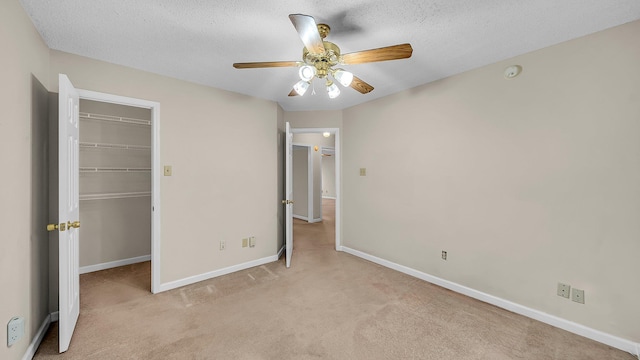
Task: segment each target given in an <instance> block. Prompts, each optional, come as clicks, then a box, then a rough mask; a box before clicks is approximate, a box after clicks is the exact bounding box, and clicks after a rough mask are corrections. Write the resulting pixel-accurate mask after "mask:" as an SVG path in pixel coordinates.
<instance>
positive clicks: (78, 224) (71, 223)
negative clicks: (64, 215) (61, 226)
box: [67, 221, 80, 229]
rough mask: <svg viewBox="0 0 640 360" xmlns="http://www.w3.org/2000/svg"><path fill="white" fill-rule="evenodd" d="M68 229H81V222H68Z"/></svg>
mask: <svg viewBox="0 0 640 360" xmlns="http://www.w3.org/2000/svg"><path fill="white" fill-rule="evenodd" d="M67 227H68V228H69V229H71V228H76V229H77V228H79V227H80V221H74V222H71V221H68V222H67Z"/></svg>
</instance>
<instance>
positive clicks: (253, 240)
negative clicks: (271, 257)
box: [249, 236, 256, 247]
mask: <svg viewBox="0 0 640 360" xmlns="http://www.w3.org/2000/svg"><path fill="white" fill-rule="evenodd" d="M249 247H256V237H255V236H252V237H250V238H249Z"/></svg>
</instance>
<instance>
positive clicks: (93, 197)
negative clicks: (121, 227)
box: [80, 191, 151, 201]
mask: <svg viewBox="0 0 640 360" xmlns="http://www.w3.org/2000/svg"><path fill="white" fill-rule="evenodd" d="M150 196H151V191H138V192H120V193H96V194H80V200H83V201H85V200H109V199H129V198H140V197H150Z"/></svg>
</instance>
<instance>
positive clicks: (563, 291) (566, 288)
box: [558, 283, 571, 299]
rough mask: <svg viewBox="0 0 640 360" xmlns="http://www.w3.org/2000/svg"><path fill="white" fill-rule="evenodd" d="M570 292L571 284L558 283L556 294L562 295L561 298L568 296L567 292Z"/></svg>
mask: <svg viewBox="0 0 640 360" xmlns="http://www.w3.org/2000/svg"><path fill="white" fill-rule="evenodd" d="M570 292H571V285H567V284H563V283H558V296H562V297H563V298H567V299H568V298H569V293H570Z"/></svg>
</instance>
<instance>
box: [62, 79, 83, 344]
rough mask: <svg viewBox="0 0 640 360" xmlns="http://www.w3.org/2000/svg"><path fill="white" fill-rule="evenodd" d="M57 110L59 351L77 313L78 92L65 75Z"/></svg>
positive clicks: (78, 223)
mask: <svg viewBox="0 0 640 360" xmlns="http://www.w3.org/2000/svg"><path fill="white" fill-rule="evenodd" d="M59 81H60V84H59V100H58V105H59V110H58V177H59V179H58V181H59V182H58V199H59V200H58V224H59V225H58V230H59V235H60V237H59V254H58V256H59V261H60V269H59V279H60V284H59V307H60V317H59V323H58V329H59V330H58V331H59V334H58V338H59V341H60V352H65V351H67V349H68V348H69V343H70V342H71V336H72V335H73V330H74V329H75V327H76V322H77V321H78V316H79V315H80V289H79V286H80V275H79V273H78V268H79V252H78V244H79V243H78V241H79V235H80V229H79V227H80V219H79V211H78V209H79V207H78V203H79V201H78V198H79V189H78V174H79V172H78V170H79V169H78V150H79V147H78V136H79V129H78V106H79V97H78V92H77V91H76V89H75V88H74V87H73V85H72V84H71V82H70V81H69V78H67V76H66V75H63V74H60V75H59Z"/></svg>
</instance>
